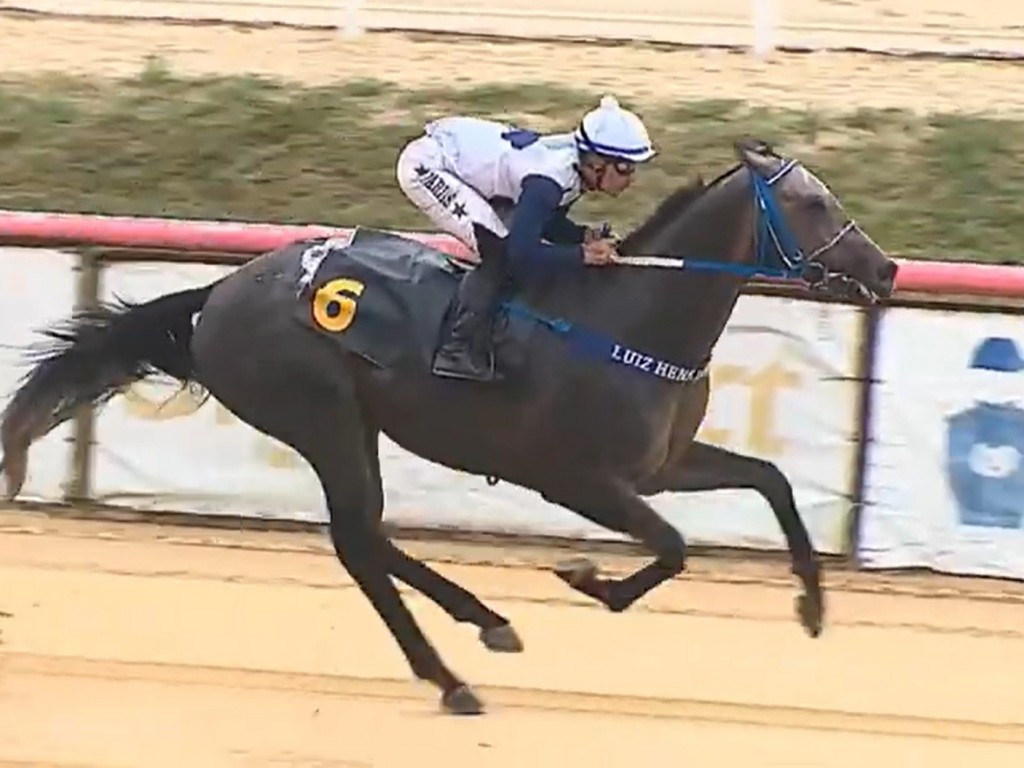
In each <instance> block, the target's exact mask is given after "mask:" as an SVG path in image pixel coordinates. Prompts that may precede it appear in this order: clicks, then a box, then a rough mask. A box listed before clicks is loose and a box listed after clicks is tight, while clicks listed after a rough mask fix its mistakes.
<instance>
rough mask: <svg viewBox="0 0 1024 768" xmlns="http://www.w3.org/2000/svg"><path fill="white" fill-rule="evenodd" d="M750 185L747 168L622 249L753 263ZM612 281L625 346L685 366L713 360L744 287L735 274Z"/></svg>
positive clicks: (633, 274)
mask: <svg viewBox="0 0 1024 768" xmlns="http://www.w3.org/2000/svg"><path fill="white" fill-rule="evenodd" d="M748 182H749V177H748V175H747V173H746V172H744V171H742V170H741V171H738V172H736V173H734V174H732V175H731V176H729V177H727V178H725V179H723V180H722V181H721V182H720V183H719V184H718V185H715V188H713V189H709V190H708V191H707V192H706V193H705V194H704V195H702V196H701V197H700V198H699V199H697V200H696V201H694V202H693V203H692V204H691V205H690V206H689V207H688V208H687V209H686V210H685V211H684V212H683V213H682V214H681V215H680V216H678V217H675V218H673V219H669V220H668V221H666V222H665V224H664V225H663V226H660V227H656V228H653V229H652V231H650V232H645V231H643V229H641V230H638V232H637V236H634V237H631V238H629V239H628V240H627V241H626V242H625V243H624V247H623V255H624V256H628V255H658V256H676V257H680V258H683V259H693V260H702V261H718V262H729V263H736V264H745V263H749V262H752V260H753V258H754V254H753V248H752V247H751V243H752V232H753V229H752V227H753V207H752V206H751V205H750V204H749V201H750V198H749V194H750V192H749V184H748ZM615 277H616V279H615V281H614V282H615V283H617V284H618V285H617V286H616V287H615V288H614V290H615V292H616V293H617V294H618V297H617V299H616V302H615V303H616V304H617V305H618V306H619V307H620V308H621V310H620V312H621V316H622V317H623V322H622V324H621V326H620V327H619V328H618V329H617V331H618V333H619V334H620V335H621V336H622V337H623V341H622V343H624V344H627V345H630V346H636V347H637V348H640V349H643V350H645V351H647V352H649V353H650V354H655V355H658V356H661V357H665V358H667V359H669V360H673V361H676V362H678V363H680V364H682V365H685V366H688V367H697V366H700V365H702V364H704V363H706V362H707V360H708V359H709V358H710V356H711V351H712V349H713V348H714V346H715V344H716V343H717V342H718V339H719V338H720V337H721V335H722V332H723V331H724V330H725V326H726V323H727V322H728V321H729V317H730V315H731V314H732V311H733V308H734V307H735V305H736V301H737V299H738V298H739V294H740V289H741V287H742V285H743V283H744V278H743V277H741V276H739V275H736V274H732V273H722V272H708V271H703V270H699V269H674V268H662V267H623V268H622V270H621V273H620V274H618V275H616V276H615ZM608 282H609V283H611V282H612V281H608ZM641 308H644V309H643V310H641Z"/></svg>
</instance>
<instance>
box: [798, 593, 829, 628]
mask: <svg viewBox="0 0 1024 768" xmlns="http://www.w3.org/2000/svg"><path fill="white" fill-rule="evenodd" d="M796 612H797V615H798V616H799V617H800V623H801V624H802V625H803V627H804V631H805V632H806V633H807V634H808V635H810V636H811V637H818V636H819V635H820V634H821V627H822V613H823V611H822V606H821V599H820V598H816V599H811V596H810V595H808V594H806V593H805V594H802V595H797V598H796Z"/></svg>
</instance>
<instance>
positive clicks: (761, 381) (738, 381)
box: [698, 361, 801, 456]
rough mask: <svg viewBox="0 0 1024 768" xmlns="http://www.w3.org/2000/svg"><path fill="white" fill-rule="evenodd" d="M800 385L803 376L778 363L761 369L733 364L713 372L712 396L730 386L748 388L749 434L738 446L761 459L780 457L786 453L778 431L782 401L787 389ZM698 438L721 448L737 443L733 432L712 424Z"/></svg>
mask: <svg viewBox="0 0 1024 768" xmlns="http://www.w3.org/2000/svg"><path fill="white" fill-rule="evenodd" d="M800 382H801V376H800V374H799V373H797V372H796V371H793V370H790V369H789V368H786V367H785V366H784V365H782V363H780V362H778V361H776V362H773V363H771V364H769V365H767V366H765V367H763V368H758V369H750V368H748V367H746V366H742V365H732V364H725V365H721V366H717V367H714V368H713V369H712V371H711V389H712V393H714V392H715V391H716V390H721V389H723V388H725V387H729V386H744V387H747V388H748V389H749V390H750V411H749V414H748V417H747V424H748V427H747V434H746V435H745V436H744V439H743V441H742V446H737V447H740V449H741V450H744V451H749V452H750V453H754V454H756V455H758V456H778V455H779V454H781V453H782V452H783V450H785V441H784V440H783V439H782V438H781V437H779V435H778V433H777V432H776V426H777V421H776V416H777V410H778V409H777V404H778V399H779V396H780V394H781V393H782V391H783V390H785V389H796V388H797V387H799V386H800ZM712 397H714V394H712ZM698 438H699V439H700V440H703V441H706V442H709V443H713V444H715V445H721V446H726V445H728V444H729V443H730V442H735V439H734V436H733V431H732V430H731V429H727V428H724V427H713V426H709V425H707V426H704V427H702V428H701V430H700V432H699V434H698Z"/></svg>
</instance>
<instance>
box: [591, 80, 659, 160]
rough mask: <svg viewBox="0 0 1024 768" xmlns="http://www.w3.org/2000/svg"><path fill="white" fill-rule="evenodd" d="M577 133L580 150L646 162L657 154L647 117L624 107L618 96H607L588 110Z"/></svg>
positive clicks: (618, 158)
mask: <svg viewBox="0 0 1024 768" xmlns="http://www.w3.org/2000/svg"><path fill="white" fill-rule="evenodd" d="M573 135H574V136H575V138H576V146H577V147H578V148H579V149H580V151H583V152H593V153H595V154H598V155H603V156H605V157H612V158H615V159H616V160H626V161H628V162H632V163H643V162H646V161H647V160H650V159H651V158H652V157H654V156H655V154H657V152H656V151H655V149H654V147H653V146H652V145H651V139H650V137H649V136H648V135H647V128H646V127H645V126H644V123H643V121H642V120H641V119H640V118H639V117H637V116H636V115H635V114H633V113H632V112H630V111H629V110H628V109H623V108H622V107H620V106H619V102H618V100H617V99H616V98H615V97H614V96H605V97H604V98H602V99H601V105H600V106H599V107H598V108H597V109H592V110H591V111H590V112H587V114H585V115H584V116H583V120H581V121H580V124H579V126H578V127H577V128H576V131H575V133H574V134H573Z"/></svg>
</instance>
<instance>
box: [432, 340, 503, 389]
mask: <svg viewBox="0 0 1024 768" xmlns="http://www.w3.org/2000/svg"><path fill="white" fill-rule="evenodd" d="M484 357H485V360H480V359H479V357H478V356H477V355H474V354H473V348H472V345H471V344H469V343H466V342H459V341H449V342H448V343H447V344H446V345H444V346H442V347H441V348H440V349H439V350H438V351H437V353H436V354H435V355H434V360H433V364H432V365H431V368H430V372H431V373H433V374H434V375H435V376H439V377H441V378H446V379H462V380H464V381H481V382H488V381H494V380H496V379H500V378H501V377H500V376H498V374H497V371H496V369H495V359H494V354H493V353H492V352H491V351H490V350H488V352H487V353H486V354H485V356H484Z"/></svg>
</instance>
